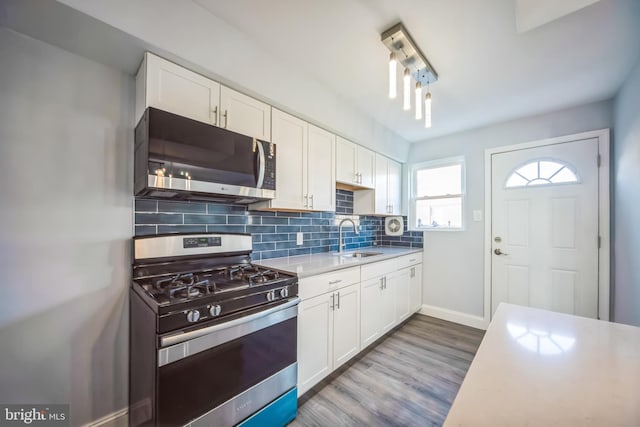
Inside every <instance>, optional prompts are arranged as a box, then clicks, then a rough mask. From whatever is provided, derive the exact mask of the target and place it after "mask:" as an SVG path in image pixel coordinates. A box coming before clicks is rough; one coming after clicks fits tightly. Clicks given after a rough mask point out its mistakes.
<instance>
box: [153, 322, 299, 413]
mask: <svg viewBox="0 0 640 427" xmlns="http://www.w3.org/2000/svg"><path fill="white" fill-rule="evenodd" d="M296 336H297V322H296V318H293V319H289V320H285V321H283V322H280V323H277V324H275V325H272V326H269V327H267V328H265V329H261V330H259V331H256V332H254V333H252V334H249V335H245V336H243V337H240V338H237V339H235V340H233V341H229V342H227V343H225V344H222V345H220V346H217V347H214V348H212V349H209V350H206V351H203V352H200V353H197V354H194V355H193V356H189V357H187V358H185V359H182V360H179V361H177V362H174V363H170V364H168V365H165V366H162V367H161V368H160V369H159V374H158V422H159V424H160V425H183V424H186V423H188V422H190V421H191V420H193V419H194V418H197V417H199V416H201V415H203V414H205V413H207V412H208V411H210V410H211V409H213V408H215V407H217V406H218V405H220V404H222V403H224V402H226V401H227V400H229V399H231V398H232V397H234V396H236V395H237V394H239V393H242V392H243V391H245V390H247V389H249V388H250V387H252V386H254V385H256V384H258V383H259V382H261V381H262V380H264V379H266V378H268V377H270V376H271V375H273V374H275V373H277V372H279V371H281V370H282V369H284V368H286V367H287V366H289V365H291V364H292V363H295V362H296V351H297V350H296V348H297V347H296V346H297V343H296ZM274 397H276V396H274Z"/></svg>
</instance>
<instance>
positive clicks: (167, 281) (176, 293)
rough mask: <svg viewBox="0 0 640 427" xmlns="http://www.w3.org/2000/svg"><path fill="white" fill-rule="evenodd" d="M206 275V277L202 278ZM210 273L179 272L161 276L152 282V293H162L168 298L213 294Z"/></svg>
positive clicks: (214, 287)
mask: <svg viewBox="0 0 640 427" xmlns="http://www.w3.org/2000/svg"><path fill="white" fill-rule="evenodd" d="M204 277H208V278H206V279H205V278H204ZM210 278H211V274H202V275H200V276H199V275H198V274H194V273H179V274H176V275H175V276H170V277H162V278H160V279H157V280H156V281H155V282H153V285H152V287H153V289H154V290H155V291H152V294H163V295H166V296H167V297H169V299H175V298H179V299H188V298H194V297H198V296H201V295H207V294H213V293H215V291H216V286H215V282H213V281H212V280H210Z"/></svg>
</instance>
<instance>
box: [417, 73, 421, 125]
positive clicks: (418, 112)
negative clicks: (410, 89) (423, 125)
mask: <svg viewBox="0 0 640 427" xmlns="http://www.w3.org/2000/svg"><path fill="white" fill-rule="evenodd" d="M421 118H422V83H420V82H416V120H420V119H421Z"/></svg>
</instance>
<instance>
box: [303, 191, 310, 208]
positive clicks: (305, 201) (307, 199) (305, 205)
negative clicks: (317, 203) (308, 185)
mask: <svg viewBox="0 0 640 427" xmlns="http://www.w3.org/2000/svg"><path fill="white" fill-rule="evenodd" d="M308 204H309V196H308V195H306V194H305V195H304V203H303V207H305V208H306V207H307V205H308Z"/></svg>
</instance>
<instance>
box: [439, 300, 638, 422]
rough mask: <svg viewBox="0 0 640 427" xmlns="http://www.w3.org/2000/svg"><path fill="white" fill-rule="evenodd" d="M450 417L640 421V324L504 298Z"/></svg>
mask: <svg viewBox="0 0 640 427" xmlns="http://www.w3.org/2000/svg"><path fill="white" fill-rule="evenodd" d="M444 425H445V427H453V426H474V427H476V426H491V427H497V426H509V427H517V426H527V427H533V426H546V427H549V426H562V427H569V426H581V427H585V426H594V427H595V426H603V427H604V426H606V427H613V426H640V328H637V327H633V326H628V325H622V324H618V323H610V322H605V321H600V320H593V319H587V318H583V317H577V316H571V315H566V314H560V313H554V312H550V311H546V310H538V309H533V308H528V307H521V306H517V305H511V304H504V303H503V304H501V305H500V306H499V307H498V310H497V311H496V314H495V316H494V318H493V320H492V321H491V324H490V325H489V329H488V330H487V333H486V335H485V336H484V339H483V340H482V344H481V345H480V348H479V349H478V353H477V354H476V356H475V358H474V360H473V362H472V364H471V367H470V368H469V371H468V372H467V376H466V377H465V379H464V382H463V383H462V386H461V388H460V391H459V392H458V395H457V397H456V399H455V401H454V402H453V406H452V407H451V411H450V412H449V415H448V417H447V419H446V421H445V423H444Z"/></svg>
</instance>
